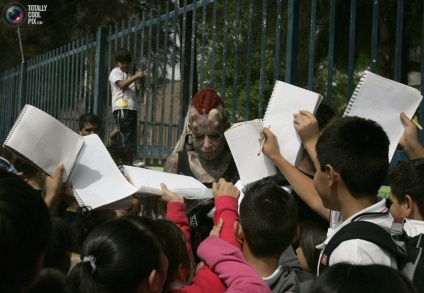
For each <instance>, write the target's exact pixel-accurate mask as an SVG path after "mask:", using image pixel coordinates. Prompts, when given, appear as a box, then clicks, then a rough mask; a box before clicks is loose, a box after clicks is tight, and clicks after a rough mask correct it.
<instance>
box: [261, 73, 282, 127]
mask: <svg viewBox="0 0 424 293" xmlns="http://www.w3.org/2000/svg"><path fill="white" fill-rule="evenodd" d="M279 82H280V81H278V80H276V81H275V83H274V88H273V89H272V94H271V97H270V98H269V101H268V105H267V106H266V109H265V114H264V117H263V118H262V121H264V120H265V118H266V113H267V112H268V108H269V105H271V102H272V99H273V98H274V93H275V91H276V90H277V86H276V85H277V83H279ZM262 127H263V125H261V128H260V129H262Z"/></svg>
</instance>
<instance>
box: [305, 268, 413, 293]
mask: <svg viewBox="0 0 424 293" xmlns="http://www.w3.org/2000/svg"><path fill="white" fill-rule="evenodd" d="M309 292H310V293H336V292H345V293H362V292H385V293H398V292H408V293H409V292H411V293H414V292H417V293H418V290H417V289H416V287H415V286H414V284H413V283H412V281H410V280H409V279H408V278H407V277H406V276H404V275H402V273H400V272H399V271H398V270H396V269H394V268H392V267H389V266H385V265H379V264H373V265H365V266H363V265H352V264H346V263H339V264H335V265H333V266H330V267H329V268H327V269H326V270H325V271H324V272H323V273H322V274H320V275H319V276H318V277H317V278H316V279H315V281H314V282H313V283H312V285H311V288H310V290H309Z"/></svg>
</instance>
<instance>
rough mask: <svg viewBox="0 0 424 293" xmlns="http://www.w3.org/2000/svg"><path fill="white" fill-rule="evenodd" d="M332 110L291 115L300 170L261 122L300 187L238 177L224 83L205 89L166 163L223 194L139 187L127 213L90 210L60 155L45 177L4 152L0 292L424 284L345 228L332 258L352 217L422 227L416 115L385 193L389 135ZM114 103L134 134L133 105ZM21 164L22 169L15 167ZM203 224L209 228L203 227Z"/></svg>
mask: <svg viewBox="0 0 424 293" xmlns="http://www.w3.org/2000/svg"><path fill="white" fill-rule="evenodd" d="M121 53H122V55H123V56H124V57H125V52H121ZM121 57H122V56H121ZM121 57H119V58H118V59H117V60H118V62H119V63H118V64H120V65H119V66H118V67H119V70H121V71H122V72H124V73H125V72H127V71H128V70H126V67H125V66H126V65H127V63H128V62H130V61H129V59H127V57H128V56H127V57H125V58H124V57H123V59H122V60H121V59H120V58H121ZM137 74H138V75H137ZM111 76H112V74H111ZM134 76H137V78H138V77H141V76H142V74H141V73H136V74H135V75H134ZM124 80H125V78H124ZM120 81H122V80H120V79H119V78H118V79H116V80H115V79H112V78H111V83H114V84H117V86H118V87H119V88H117V89H116V93H121V89H122V88H126V87H127V86H128V85H125V84H124V85H123V86H122V84H121V85H119V84H120ZM131 83H132V82H130V84H131ZM130 84H129V85H130ZM122 93H123V94H124V96H123V97H125V90H122ZM120 98H122V97H120ZM121 104H122V103H121ZM121 104H120V105H121ZM130 108H131V107H130ZM133 108H134V109H136V107H133ZM134 109H128V110H129V111H134ZM330 110H331V109H325V107H323V108H322V110H321V111H322V113H324V114H325V115H326V117H325V118H324V119H322V117H321V116H320V115H321V114H319V113H317V114H316V115H313V114H312V113H309V112H306V111H299V113H295V114H294V127H295V128H296V130H297V132H298V134H299V137H300V138H301V139H302V142H303V144H304V147H305V150H306V151H307V155H305V156H304V161H305V164H303V165H302V166H303V167H301V168H296V167H294V166H292V165H291V164H290V163H288V162H287V161H286V160H285V158H284V157H283V156H282V155H281V153H280V150H279V144H278V141H277V139H276V136H275V135H274V134H273V133H272V132H271V131H270V130H269V129H267V128H264V129H263V131H262V136H263V137H265V138H266V140H265V143H264V145H263V153H264V155H266V156H267V157H269V158H270V159H271V160H272V161H273V162H274V164H275V165H276V166H277V167H278V168H279V170H280V172H281V175H282V176H283V177H284V180H286V181H287V183H288V184H289V185H290V186H291V189H292V193H295V196H293V194H292V193H290V192H287V191H286V190H285V189H283V188H281V186H280V185H279V184H278V182H279V180H276V178H265V179H262V180H259V181H257V182H255V183H252V184H250V185H248V186H245V187H244V188H243V189H242V190H239V188H238V187H236V185H235V183H236V182H237V180H238V179H239V178H238V177H239V175H238V172H237V170H236V169H234V168H235V166H234V161H233V158H232V155H231V152H230V151H229V149H228V147H227V146H226V142H225V138H224V135H223V133H224V131H225V130H226V129H227V128H228V127H229V122H228V119H227V113H226V110H225V107H224V104H223V103H222V101H221V99H220V97H219V95H218V94H217V92H216V91H215V90H213V89H204V90H202V91H200V92H199V93H198V94H197V95H196V96H195V97H194V98H193V100H192V103H191V105H190V109H189V112H188V116H187V117H188V119H187V125H186V126H185V128H186V129H185V135H184V137H183V138H182V144H183V145H184V144H188V145H190V148H186V147H182V149H181V151H179V152H176V153H174V154H172V155H171V156H170V157H169V159H168V160H167V162H166V164H165V171H167V172H173V173H185V174H187V175H190V176H193V177H195V178H197V179H198V180H199V181H201V182H203V183H205V184H208V186H209V187H211V188H212V193H213V196H214V200H212V201H211V200H209V201H207V202H201V203H200V204H199V203H198V202H197V203H196V202H189V201H187V200H185V199H184V198H183V196H182V195H179V194H176V193H174V192H172V191H170V190H168V189H167V187H166V182H164V184H162V196H161V198H160V202H161V205H159V206H158V203H157V202H156V201H149V200H140V198H138V197H134V201H133V203H132V205H131V207H129V208H128V210H122V211H121V210H120V211H111V210H90V209H89V207H81V208H80V207H79V206H78V204H77V203H76V201H75V199H73V197H72V192H71V183H69V184H67V185H62V172H63V166H62V165H60V164H59V165H58V167H57V169H56V172H55V173H54V174H53V176H47V175H45V174H42V173H41V172H40V171H38V170H37V169H35V168H34V167H33V166H31V165H29V164H28V163H27V162H26V161H25V160H24V159H23V158H15V159H13V158H12V157H10V155H9V154H8V153H7V151H6V150H5V151H4V152H3V154H4V158H2V159H1V163H2V165H1V167H2V170H0V172H1V173H0V249H1V251H2V253H1V254H0V263H1V264H2V266H1V269H0V291H1V292H87V293H88V292H340V291H341V290H344V291H347V292H365V291H372V292H380V291H382V290H384V291H387V292H419V291H420V290H421V291H422V290H424V288H420V287H419V285H418V284H417V282H415V281H414V282H413V281H412V280H411V278H410V276H407V275H404V274H403V272H401V270H400V268H399V259H398V258H397V256H396V255H394V254H392V253H391V252H389V251H387V250H385V249H384V248H382V247H380V246H379V245H378V244H375V243H372V242H370V241H367V240H364V239H348V240H345V241H343V242H341V243H340V244H339V245H338V246H337V247H336V248H335V249H334V250H333V251H332V253H331V257H330V255H327V254H326V246H327V245H329V243H331V239H332V238H333V237H335V235H339V234H338V233H339V232H340V233H343V231H344V229H343V228H344V227H345V226H348V225H349V224H350V223H354V222H362V221H365V222H370V223H374V224H376V225H378V226H380V227H382V228H383V229H385V231H386V232H387V233H388V234H389V233H390V232H391V227H392V223H393V219H394V218H405V219H406V222H405V224H404V231H405V233H406V234H407V237H415V236H417V235H419V234H421V233H423V231H424V224H423V223H424V218H423V216H424V188H423V187H424V185H423V183H422V182H423V180H422V178H423V176H424V148H423V147H422V146H421V145H420V144H419V141H418V138H417V137H418V136H417V129H416V127H415V125H414V124H413V123H412V122H410V120H409V119H408V118H407V117H406V116H405V115H404V114H403V113H401V114H400V119H401V120H402V121H403V123H404V125H405V131H404V135H403V137H402V139H401V141H400V145H401V146H402V147H403V149H404V150H405V152H406V153H407V155H408V158H409V159H410V160H408V161H405V162H402V163H400V164H399V166H398V167H397V168H396V169H395V170H394V171H393V172H391V174H390V176H389V184H390V188H391V193H390V198H389V199H386V198H381V197H379V196H377V194H378V190H379V188H380V187H381V186H382V185H383V183H384V180H385V179H386V177H387V175H388V173H389V158H388V149H389V140H388V137H387V135H386V133H385V132H384V130H383V129H382V128H381V126H380V125H378V124H377V123H376V122H374V121H372V120H367V119H363V118H359V117H343V118H339V119H337V120H336V119H335V115H334V112H332V111H330ZM115 111H117V112H116V113H115V114H116V115H115V118H116V121H117V123H118V126H119V133H121V132H122V133H123V129H122V128H121V127H122V126H123V125H124V123H123V122H125V121H124V120H125V119H127V118H125V117H127V116H126V115H127V112H129V111H122V109H121V108H119V109H115ZM323 121H324V122H323ZM100 125H101V123H100V120H98V119H96V117H95V116H93V115H91V114H87V115H83V116H81V119H80V125H79V129H78V132H79V133H80V134H81V135H88V134H91V133H98V132H99V131H100ZM132 135H133V134H129V135H128V136H126V135H123V136H122V137H119V136H118V141H120V143H121V144H122V145H123V146H125V147H128V148H130V149H132V147H133V145H132V138H131V137H132ZM121 139H123V140H122V141H121ZM258 139H259V138H258ZM258 144H259V143H258ZM12 164H13V165H14V167H15V168H16V170H17V172H18V174H13V173H16V171H15V170H14V169H12ZM277 179H278V178H277ZM241 192H242V193H243V194H244V196H243V198H242V199H241V200H240V198H239V197H240V193H241ZM199 206H201V207H202V212H204V213H205V214H206V213H209V214H210V215H209V216H208V215H206V216H205V215H203V216H204V217H206V218H207V219H208V222H207V223H206V224H204V223H201V219H204V218H200V217H199V214H195V213H194V214H193V215H194V216H190V215H192V214H190V212H192V211H193V210H195V209H196V208H198V207H199ZM204 207H207V208H204ZM211 207H214V209H213V210H211ZM299 209H302V212H299ZM212 211H213V212H212ZM312 212H313V213H314V216H313V217H308V213H312ZM301 215H306V216H301ZM314 218H315V219H319V220H317V221H314V220H313V219H314ZM203 224H204V226H202V227H201V228H202V229H203V230H202V233H200V232H199V233H197V234H193V230H196V229H197V230H196V231H199V226H201V225H203ZM383 275H384V276H385V277H384V278H383V277H382V276H383Z"/></svg>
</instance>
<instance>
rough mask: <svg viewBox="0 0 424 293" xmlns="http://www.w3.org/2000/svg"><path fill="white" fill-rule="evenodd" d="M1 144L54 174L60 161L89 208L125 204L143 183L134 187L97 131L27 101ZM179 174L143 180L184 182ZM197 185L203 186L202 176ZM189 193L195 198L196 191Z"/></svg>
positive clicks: (66, 177) (201, 194)
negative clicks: (84, 130) (80, 129)
mask: <svg viewBox="0 0 424 293" xmlns="http://www.w3.org/2000/svg"><path fill="white" fill-rule="evenodd" d="M4 146H5V147H6V148H7V149H9V150H10V151H12V152H13V153H15V154H16V155H17V156H20V157H22V158H23V159H25V160H26V161H27V162H29V163H31V164H33V165H34V166H35V167H37V168H38V169H40V170H41V171H43V172H45V173H47V174H48V175H53V174H54V171H55V170H56V167H57V166H58V164H59V163H63V164H64V166H65V172H64V174H63V175H64V176H63V180H64V181H70V182H72V186H73V192H74V195H75V198H76V200H77V201H78V204H79V205H80V206H87V207H90V208H92V209H96V208H102V209H126V208H128V206H129V205H130V204H131V201H132V195H133V194H135V193H137V192H139V190H141V189H142V186H141V185H137V187H136V186H134V185H133V184H131V183H130V182H129V181H128V180H127V179H126V178H125V176H124V175H123V174H122V173H121V172H120V171H119V169H118V168H117V166H116V164H115V162H114V161H113V159H112V157H111V156H110V154H109V152H108V150H107V149H106V147H105V146H104V144H103V142H102V140H101V139H100V138H99V137H98V136H97V135H96V134H92V135H88V136H84V137H82V136H80V135H78V134H77V133H75V132H74V131H72V130H71V129H69V128H68V127H66V126H65V125H64V124H62V123H61V122H60V121H58V120H56V119H55V118H54V117H52V116H50V115H49V114H47V113H45V112H44V111H42V110H40V109H38V108H36V107H34V106H31V105H25V107H24V108H23V110H22V111H21V113H20V115H19V116H18V119H17V120H16V122H15V124H14V125H13V127H12V129H11V130H10V132H9V134H8V136H7V139H6V141H5V143H4ZM128 168H133V167H128ZM137 169H138V168H137ZM134 173H135V174H137V173H138V172H136V171H134ZM172 176H175V177H172ZM179 176H180V175H176V174H167V173H162V172H157V173H155V175H151V176H149V177H147V178H148V182H147V183H149V184H151V183H152V182H156V181H160V182H163V183H165V184H167V185H169V186H172V183H173V182H181V183H186V182H187V181H183V180H182V179H181V177H179ZM135 177H137V175H135ZM184 177H185V176H184ZM191 179H192V181H191V183H190V184H191V185H189V184H188V183H187V184H188V185H187V186H188V187H192V186H194V185H195V183H196V182H197V180H195V179H193V178H191ZM180 180H181V181H180ZM193 180H194V181H195V182H193ZM148 186H150V185H148ZM195 187H196V188H197V187H199V188H200V187H203V188H206V187H204V185H203V184H202V183H200V182H197V185H196V186H195ZM206 189H207V188H206ZM206 193H207V192H206V191H204V190H201V191H200V192H199V193H198V195H199V197H204V196H206V195H205V194H206ZM182 194H183V193H182ZM210 196H211V195H210ZM192 197H194V198H195V195H192Z"/></svg>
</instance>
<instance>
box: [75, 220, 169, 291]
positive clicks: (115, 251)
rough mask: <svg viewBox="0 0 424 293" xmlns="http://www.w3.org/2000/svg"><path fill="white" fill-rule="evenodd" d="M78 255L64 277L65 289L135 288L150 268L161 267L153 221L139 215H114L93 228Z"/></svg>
mask: <svg viewBox="0 0 424 293" xmlns="http://www.w3.org/2000/svg"><path fill="white" fill-rule="evenodd" d="M84 257H87V258H89V259H90V258H91V259H92V261H93V264H94V266H95V268H93V266H92V264H91V262H90V261H84ZM81 259H82V260H83V261H82V262H81V263H79V264H77V265H76V266H75V267H74V268H73V269H72V270H71V273H70V275H69V277H68V280H67V290H69V292H87V293H88V292H109V293H112V292H116V293H118V292H135V291H136V289H137V288H138V286H139V285H140V282H141V281H142V280H144V279H145V278H147V277H148V276H149V275H150V273H151V272H152V271H153V270H158V271H161V270H162V269H164V268H161V244H160V242H159V238H158V236H157V234H156V233H155V225H154V222H153V220H151V219H148V218H140V217H120V218H115V219H112V220H109V221H107V222H105V223H103V224H101V225H99V226H98V227H96V228H94V229H93V231H92V232H91V233H90V234H89V235H88V236H87V238H86V240H85V241H84V244H83V246H82V249H81ZM165 269H166V268H165Z"/></svg>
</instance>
